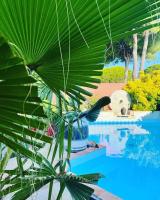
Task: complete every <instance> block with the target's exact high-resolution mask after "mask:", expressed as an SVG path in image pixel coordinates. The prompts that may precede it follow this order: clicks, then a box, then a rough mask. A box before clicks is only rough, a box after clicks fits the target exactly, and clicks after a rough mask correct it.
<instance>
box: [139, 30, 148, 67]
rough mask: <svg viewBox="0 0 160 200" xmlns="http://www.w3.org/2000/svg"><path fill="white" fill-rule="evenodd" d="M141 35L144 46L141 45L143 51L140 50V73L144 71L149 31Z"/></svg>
mask: <svg viewBox="0 0 160 200" xmlns="http://www.w3.org/2000/svg"><path fill="white" fill-rule="evenodd" d="M143 35H144V44H143V50H142V57H141V64H140V71H144V65H145V60H146V55H147V48H148V39H149V30H146V31H144V33H143Z"/></svg>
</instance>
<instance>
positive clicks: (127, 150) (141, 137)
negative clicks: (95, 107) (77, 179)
mask: <svg viewBox="0 0 160 200" xmlns="http://www.w3.org/2000/svg"><path fill="white" fill-rule="evenodd" d="M89 130H90V136H89V140H92V141H95V142H97V143H100V144H102V145H104V146H105V148H103V149H99V150H96V151H94V152H92V153H89V154H87V155H84V156H81V157H79V158H76V159H73V160H72V161H71V166H72V169H71V170H72V171H73V172H74V173H77V174H84V173H94V172H100V173H102V174H103V175H104V176H105V178H103V179H101V180H100V181H99V182H98V185H99V186H100V187H102V188H104V189H106V190H107V191H109V192H111V193H113V194H115V195H117V196H119V197H120V198H122V199H124V200H160V122H151V123H139V124H127V123H125V124H107V123H103V124H98V125H94V124H93V125H91V126H90V127H89Z"/></svg>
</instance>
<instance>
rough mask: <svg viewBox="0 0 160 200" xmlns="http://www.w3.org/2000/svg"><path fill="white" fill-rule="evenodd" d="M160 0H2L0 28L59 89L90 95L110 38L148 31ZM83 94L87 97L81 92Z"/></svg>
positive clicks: (156, 14) (155, 16) (79, 96)
mask: <svg viewBox="0 0 160 200" xmlns="http://www.w3.org/2000/svg"><path fill="white" fill-rule="evenodd" d="M159 5H160V1H159V0H156V1H155V0H150V1H145V0H135V1H131V0H129V1H128V0H125V1H124V0H116V1H110V0H107V1H102V0H99V1H98V0H94V1H93V0H87V1H85V2H84V1H81V0H79V1H75V0H63V1H57V0H54V1H53V0H52V1H51V0H27V1H26V0H16V1H14V0H1V2H0V31H1V32H2V34H3V35H5V36H6V37H7V39H8V40H9V41H10V42H11V43H12V44H13V46H14V47H15V48H16V50H17V52H18V53H19V54H20V55H21V56H22V57H23V58H24V60H25V62H26V64H27V65H28V66H29V67H30V68H31V69H34V70H35V71H36V72H37V73H38V74H39V75H40V76H41V78H42V79H43V80H44V82H45V83H46V84H48V86H49V87H50V88H51V89H52V90H53V91H54V92H56V91H59V90H61V91H63V92H67V94H68V95H70V96H72V95H73V96H77V95H78V94H79V93H82V94H83V95H91V94H90V93H87V94H86V92H85V90H82V89H81V87H84V86H87V87H96V86H94V85H93V84H92V83H97V82H99V80H97V79H96V78H93V77H96V76H98V75H100V74H101V72H100V71H99V70H101V69H102V68H103V65H104V51H105V44H106V43H109V42H112V41H115V40H118V39H120V38H122V37H124V36H125V37H126V36H127V35H131V34H133V33H134V32H139V31H144V30H145V29H147V28H150V26H153V25H156V23H157V22H155V24H152V25H149V22H152V21H154V20H155V19H156V18H157V17H158V14H159V9H158V7H159ZM78 98H80V99H84V98H83V96H82V95H78Z"/></svg>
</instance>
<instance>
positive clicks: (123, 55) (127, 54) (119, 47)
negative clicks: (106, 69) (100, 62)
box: [106, 38, 132, 83]
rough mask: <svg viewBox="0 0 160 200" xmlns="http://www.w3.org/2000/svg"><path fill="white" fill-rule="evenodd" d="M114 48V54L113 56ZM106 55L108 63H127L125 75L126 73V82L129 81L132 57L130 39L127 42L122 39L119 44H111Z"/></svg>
mask: <svg viewBox="0 0 160 200" xmlns="http://www.w3.org/2000/svg"><path fill="white" fill-rule="evenodd" d="M112 48H113V50H114V53H113V54H112ZM108 51H110V53H108V52H107V55H106V57H107V58H106V59H107V60H108V61H110V62H111V61H114V62H115V63H117V62H118V61H122V62H125V73H124V82H125V83H126V82H127V81H128V71H129V63H130V60H131V57H132V46H131V44H130V40H129V38H127V39H126V40H123V39H121V40H120V41H119V42H115V43H113V44H110V46H109V48H108Z"/></svg>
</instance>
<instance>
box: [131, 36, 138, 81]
mask: <svg viewBox="0 0 160 200" xmlns="http://www.w3.org/2000/svg"><path fill="white" fill-rule="evenodd" d="M137 50H138V36H137V33H135V34H133V74H132V79H133V80H135V79H136V78H137V65H138V55H137Z"/></svg>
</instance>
